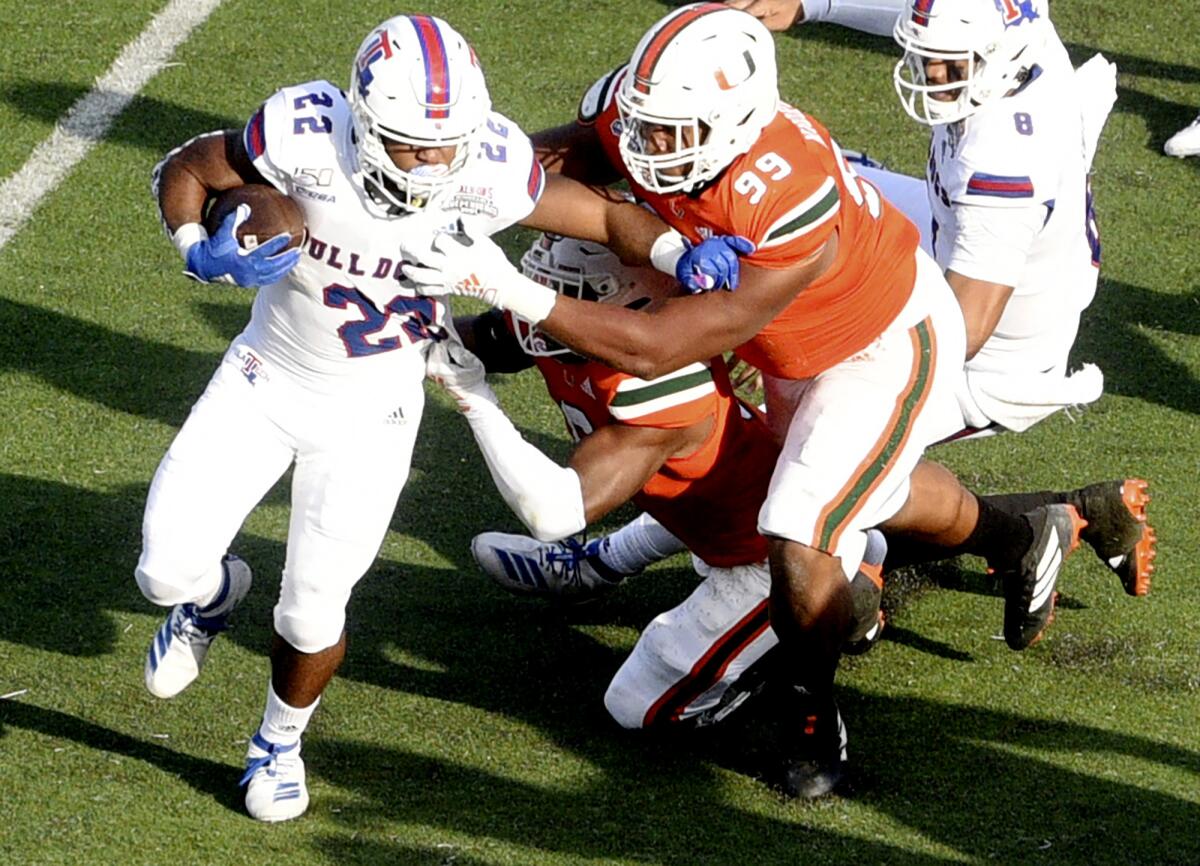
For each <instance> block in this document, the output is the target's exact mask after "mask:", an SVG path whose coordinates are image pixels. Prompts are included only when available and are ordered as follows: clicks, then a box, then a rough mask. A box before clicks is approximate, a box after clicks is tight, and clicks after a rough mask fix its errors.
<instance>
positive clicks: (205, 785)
mask: <svg viewBox="0 0 1200 866" xmlns="http://www.w3.org/2000/svg"><path fill="white" fill-rule="evenodd" d="M9 727H13V728H20V729H22V730H26V731H33V732H36V733H39V734H42V735H43V736H46V737H55V738H58V739H63V740H70V741H71V742H73V743H78V744H79V745H81V746H86V747H88V748H90V749H95V750H96V751H100V752H112V753H113V754H115V755H124V756H125V757H127V758H133V759H134V760H137V761H142V762H144V763H146V764H149V765H151V766H154V767H158V768H159V769H160V770H162V771H163V772H165V773H168V774H169V775H172V776H178V777H180V778H181V779H186V780H187V783H188V784H189V785H191V786H192V787H193V788H195V789H196V790H197V791H199V792H201V793H203V794H207V795H208V796H210V797H212V799H213V800H215V801H216V802H217V803H218V804H219V805H221V806H223V807H224V808H226V809H240V808H241V803H242V793H241V791H240V790H239V789H238V788H237V786H236V785H234V784H232V783H231V782H230V779H229V773H230V767H229V765H228V764H222V763H220V762H219V761H210V760H208V759H207V758H196V757H193V756H191V755H187V754H184V753H182V752H178V751H175V750H174V749H170V748H168V747H166V746H160V745H158V744H157V743H149V742H146V741H145V740H139V739H137V738H136V737H131V736H129V735H128V734H122V733H120V732H118V731H114V730H112V729H110V728H105V727H103V726H101V725H97V724H94V723H92V722H89V721H87V720H85V719H80V718H77V717H75V716H72V715H69V714H67V713H63V712H59V711H58V710H52V709H47V708H45V707H37V706H34V705H32V704H26V703H21V702H20V701H12V700H9V701H0V738H3V736H4V733H5V729H6V728H9ZM75 781H76V782H78V781H79V780H75ZM234 781H236V780H234Z"/></svg>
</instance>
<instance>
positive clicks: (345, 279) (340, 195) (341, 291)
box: [235, 81, 544, 395]
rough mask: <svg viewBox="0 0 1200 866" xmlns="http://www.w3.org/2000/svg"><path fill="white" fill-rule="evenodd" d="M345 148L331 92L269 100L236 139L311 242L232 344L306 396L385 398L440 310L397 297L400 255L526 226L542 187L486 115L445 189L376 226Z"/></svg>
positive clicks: (403, 292) (263, 295) (346, 120)
mask: <svg viewBox="0 0 1200 866" xmlns="http://www.w3.org/2000/svg"><path fill="white" fill-rule="evenodd" d="M352 136H353V126H352V123H351V117H350V107H349V103H348V102H347V100H346V97H345V95H344V94H343V93H342V91H341V90H340V89H339V88H337V87H336V86H334V85H333V84H331V83H329V82H328V81H311V82H308V83H307V84H300V85H296V86H294V87H286V88H284V89H282V90H280V91H278V92H277V93H275V94H274V95H273V96H272V97H271V98H270V99H268V100H267V101H266V102H265V103H264V104H263V105H262V107H261V108H260V109H259V110H258V111H257V112H256V113H255V114H254V116H253V117H251V119H250V121H249V122H248V123H247V125H246V128H245V131H244V133H243V140H244V143H245V146H246V150H247V152H248V154H249V155H250V158H251V159H252V160H253V161H254V166H255V167H256V168H257V169H258V170H259V172H261V173H262V175H263V176H264V177H265V178H266V179H267V180H268V181H270V182H271V183H272V184H274V185H275V186H276V187H277V188H278V189H279V190H280V191H282V192H284V193H286V194H287V195H288V196H290V197H291V198H292V199H293V200H294V201H295V202H296V203H297V204H298V205H299V206H300V208H301V210H302V211H303V212H304V220H305V224H306V225H307V227H308V236H307V239H306V240H305V242H304V252H303V256H302V257H301V259H300V262H299V264H298V265H296V267H295V268H294V269H293V270H292V271H291V272H290V273H289V274H288V275H287V277H285V278H284V279H283V280H281V281H280V282H278V283H276V284H274V285H270V286H264V287H262V288H261V289H259V290H258V295H257V297H256V298H255V301H254V310H253V314H252V316H251V319H250V323H249V324H248V325H247V327H246V330H245V331H244V333H243V334H242V335H241V336H240V337H239V338H238V339H237V341H235V342H240V343H241V344H243V345H244V346H245V347H247V348H248V349H249V351H250V352H252V353H254V354H255V355H257V356H258V357H259V359H260V360H261V361H262V362H264V364H265V369H266V370H270V371H272V372H273V371H276V370H278V371H281V372H283V373H285V374H286V375H288V376H290V377H293V378H294V379H295V380H297V381H298V382H300V383H301V384H303V385H304V386H305V388H306V389H308V390H309V391H311V392H313V393H314V394H342V395H344V394H345V393H346V392H347V390H350V391H353V392H357V393H361V392H364V391H369V390H371V389H376V388H380V387H383V388H387V383H388V381H389V378H390V377H393V376H395V375H397V373H398V371H400V370H405V371H412V370H415V369H416V367H417V365H416V364H414V360H415V359H414V358H413V357H412V356H413V355H414V352H413V351H411V350H412V349H413V348H418V349H419V348H420V346H421V345H422V344H423V343H424V341H425V340H427V339H428V338H429V336H430V333H431V332H434V333H436V332H437V331H438V330H439V329H440V328H441V322H443V321H444V320H445V317H446V315H447V314H448V311H447V310H446V309H445V304H444V303H442V302H441V301H439V300H435V299H432V298H423V297H420V296H418V295H416V293H414V292H413V291H411V290H409V289H405V288H404V287H403V286H402V285H401V280H402V279H403V274H402V273H401V270H400V267H401V264H402V263H403V259H402V256H401V253H400V250H401V246H402V245H403V246H406V247H408V248H409V249H413V248H418V247H420V246H426V247H427V246H428V244H429V240H428V239H429V238H430V237H431V235H432V233H433V232H434V231H436V230H438V229H440V228H447V227H451V226H453V225H454V224H455V223H456V222H457V221H458V220H460V219H461V220H462V222H463V223H464V225H465V226H466V227H467V228H468V230H469V231H472V232H479V233H482V234H488V235H490V234H494V233H495V232H498V231H500V230H501V229H503V228H505V227H507V226H510V225H512V224H513V223H515V222H517V221H518V220H521V219H523V218H524V217H526V216H527V215H528V214H529V213H530V212H531V211H532V210H533V208H534V206H535V205H536V204H537V201H538V199H539V197H540V196H541V193H542V188H543V185H544V175H543V171H542V168H541V166H540V165H539V164H538V162H537V160H536V158H535V157H534V155H533V148H532V145H531V143H530V141H529V139H528V138H527V137H526V136H525V134H524V133H523V132H522V131H521V130H520V129H519V128H518V127H517V126H516V125H515V124H514V123H512V122H511V121H510V120H508V119H507V118H505V117H503V116H501V115H500V114H497V113H495V112H491V113H490V115H489V118H488V120H487V124H486V129H485V130H484V131H483V133H482V134H481V135H480V136H479V137H478V139H477V140H476V141H475V142H474V144H473V152H472V153H471V154H470V156H469V158H468V160H467V163H466V165H465V166H464V167H463V168H462V169H461V170H459V171H458V172H457V173H456V174H455V175H454V183H452V184H451V185H449V186H448V187H446V188H444V189H443V190H441V191H439V192H438V193H437V194H436V195H435V196H434V198H432V199H431V200H430V202H429V203H428V204H427V205H426V207H425V209H424V211H422V212H420V213H416V214H406V215H402V216H393V217H390V218H388V217H384V216H381V215H380V213H381V211H380V209H379V208H378V207H377V206H372V204H370V203H368V200H367V199H366V192H365V191H364V189H363V186H362V183H361V179H360V178H358V177H356V176H355V175H356V172H357V170H358V166H357V159H356V156H355V148H354V144H353V139H352ZM420 366H421V369H422V370H423V362H422V363H421V365H420Z"/></svg>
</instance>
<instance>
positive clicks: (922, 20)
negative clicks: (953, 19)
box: [912, 0, 933, 27]
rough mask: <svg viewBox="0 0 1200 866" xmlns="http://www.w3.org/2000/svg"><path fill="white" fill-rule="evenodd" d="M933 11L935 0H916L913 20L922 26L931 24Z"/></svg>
mask: <svg viewBox="0 0 1200 866" xmlns="http://www.w3.org/2000/svg"><path fill="white" fill-rule="evenodd" d="M932 11H933V0H915V2H914V3H913V7H912V22H913V24H920V25H921V26H922V27H928V26H929V13H930V12H932Z"/></svg>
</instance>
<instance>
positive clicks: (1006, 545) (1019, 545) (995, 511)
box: [959, 497, 1033, 568]
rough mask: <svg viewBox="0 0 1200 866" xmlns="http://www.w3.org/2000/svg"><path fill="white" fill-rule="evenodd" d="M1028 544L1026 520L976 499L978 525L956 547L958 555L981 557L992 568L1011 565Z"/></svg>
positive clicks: (1030, 532) (1030, 539)
mask: <svg viewBox="0 0 1200 866" xmlns="http://www.w3.org/2000/svg"><path fill="white" fill-rule="evenodd" d="M976 498H978V497H976ZM1031 544H1033V525H1032V524H1031V523H1030V522H1029V521H1028V520H1026V519H1025V518H1024V517H1021V516H1019V515H1013V514H1007V513H1005V512H1004V511H1001V510H1000V509H999V508H997V507H996V506H995V505H992V504H991V503H990V502H987V501H985V500H983V499H979V521H978V522H977V523H976V524H975V528H974V529H972V530H971V534H970V535H968V536H967V539H966V541H964V542H963V543H962V544H961V545H959V547H960V548H961V552H965V553H974V554H976V555H977V556H982V557H983V558H984V559H986V560H987V561H988V565H990V566H992V567H993V568H996V567H1003V566H1006V565H1011V564H1012V563H1015V562H1016V561H1017V560H1019V559H1020V558H1021V557H1022V556H1023V555H1024V554H1025V551H1026V550H1028V549H1029V545H1031Z"/></svg>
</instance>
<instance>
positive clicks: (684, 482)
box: [427, 235, 886, 729]
mask: <svg viewBox="0 0 1200 866" xmlns="http://www.w3.org/2000/svg"><path fill="white" fill-rule="evenodd" d="M521 264H522V268H523V270H524V272H525V273H526V274H528V275H529V276H530V277H532V278H534V279H536V280H538V281H539V282H541V283H543V284H544V285H547V286H549V287H551V288H553V289H554V290H555V291H558V292H561V293H563V294H565V295H567V296H569V297H576V298H582V299H587V300H591V301H597V302H600V303H605V304H610V305H616V306H621V307H632V308H635V309H652V308H653V307H654V306H656V305H658V304H661V303H662V302H663V301H664V300H665V299H666V298H669V297H672V296H674V295H677V294H679V292H680V287H679V285H678V283H677V282H676V281H674V280H673V279H670V278H668V277H666V276H665V275H663V274H661V273H659V272H657V271H655V270H653V269H651V268H631V267H626V266H624V265H622V264H621V262H620V261H619V259H618V258H617V256H616V255H614V254H613V253H612V252H610V251H608V250H607V249H605V248H604V247H601V246H599V245H597V244H592V243H588V242H586V241H581V240H576V239H573V238H564V237H560V236H554V235H542V236H541V237H540V238H538V240H537V241H535V242H534V244H533V245H532V246H531V247H530V249H529V250H528V252H526V254H525V256H524V257H523V258H522V262H521ZM510 321H511V327H510V326H509V324H507V323H506V322H505V320H504V318H503V317H502V316H501V315H498V314H497V312H496V311H493V312H492V313H489V314H486V315H484V316H478V317H470V318H466V319H462V318H460V319H458V320H457V322H456V324H457V326H458V328H459V330H460V331H461V332H462V334H463V335H464V336H463V340H464V342H465V344H466V345H467V346H469V348H470V349H471V351H473V352H475V353H477V354H478V355H479V356H480V357H481V358H482V359H483V360H484V363H485V364H486V366H487V368H488V369H490V370H493V371H506V372H507V371H515V370H517V369H523V368H525V367H528V366H529V365H531V364H535V365H536V366H537V368H538V370H539V372H540V373H541V375H542V377H543V378H544V380H545V383H546V388H547V390H548V392H549V394H550V397H551V398H552V399H553V400H554V402H555V404H556V405H557V406H558V407H559V409H560V410H561V411H562V413H563V418H564V420H565V421H566V425H567V429H568V432H569V433H570V434H571V437H572V439H573V440H574V441H575V442H576V447H575V449H574V451H573V453H572V455H571V458H570V460H569V461H568V465H567V467H566V468H564V467H562V466H559V465H558V464H557V463H555V462H554V461H552V460H551V459H550V458H548V457H546V456H544V455H543V454H542V453H541V452H540V451H538V450H537V449H536V448H535V447H533V446H532V445H530V444H529V443H527V442H525V441H524V440H523V439H522V438H521V436H520V434H519V433H518V432H517V430H516V428H515V427H513V425H512V423H511V422H510V421H509V420H508V418H507V417H506V416H505V415H504V413H503V411H502V410H501V409H500V407H499V406H498V404H497V403H496V401H495V397H494V395H493V394H492V392H491V390H490V389H489V388H488V386H487V385H486V384H485V383H484V382H483V378H482V377H483V369H482V367H481V366H480V365H479V364H478V363H477V362H476V361H475V359H474V358H472V357H471V356H470V355H467V354H465V353H461V352H458V351H457V350H456V348H455V347H454V345H453V344H452V343H448V344H445V345H442V346H439V347H436V348H435V349H434V350H432V351H431V354H430V356H429V364H428V369H427V372H428V374H429V375H430V376H431V377H433V378H436V379H438V380H439V381H441V382H442V384H443V385H445V386H446V387H447V388H448V389H449V390H450V391H451V393H452V394H453V395H454V396H455V398H456V400H457V401H458V403H459V406H460V408H462V409H463V411H464V413H465V414H466V417H467V419H468V421H469V422H470V424H471V428H472V431H473V432H474V434H475V437H476V439H477V441H478V442H479V445H480V447H481V450H482V452H483V454H484V457H485V460H486V461H487V465H488V468H489V471H490V473H491V474H492V477H493V478H494V479H495V480H496V482H497V487H498V488H499V489H500V491H501V493H502V494H503V495H504V498H505V499H506V501H508V503H509V504H510V505H511V506H512V508H513V510H514V511H515V512H516V513H517V514H518V515H519V516H520V517H521V518H522V520H523V521H524V522H525V523H526V525H527V526H528V527H529V529H530V531H531V532H532V533H533V534H534V536H536V537H534V538H530V537H528V536H522V535H510V534H505V533H499V532H487V533H483V534H481V535H479V536H476V538H475V539H474V540H473V541H472V545H471V549H472V553H473V555H474V556H475V558H476V560H477V561H478V562H479V563H480V565H481V566H482V567H483V568H484V570H485V571H486V572H487V573H488V574H489V575H491V576H492V577H493V578H494V579H495V580H496V581H497V582H498V583H499V584H500V585H501V586H503V587H504V588H505V589H507V590H509V591H511V592H514V593H517V594H521V595H534V596H543V597H549V598H557V599H564V600H572V599H580V598H588V597H593V596H595V595H597V594H599V593H603V592H606V591H607V590H608V589H610V588H612V587H613V586H616V582H611V581H610V580H609V579H608V577H609V575H610V572H609V569H608V568H607V566H606V565H605V564H604V562H603V560H602V559H601V557H600V556H599V555H598V554H596V553H595V552H594V551H589V550H587V549H585V548H584V547H583V546H581V545H580V544H579V543H578V542H576V541H575V540H574V538H572V537H571V536H569V535H568V536H567V537H566V539H565V540H563V541H558V542H557V543H553V544H543V543H542V541H541V540H539V539H542V540H551V539H553V540H557V539H559V538H561V537H562V536H563V535H564V533H568V532H573V531H578V530H579V529H582V528H583V527H584V524H585V523H592V522H594V521H597V520H599V519H600V518H602V517H603V516H604V515H606V514H607V513H609V512H610V511H611V510H612V509H614V508H615V507H617V506H619V505H622V504H624V503H625V502H626V501H629V500H630V499H632V500H633V501H634V502H636V503H637V504H638V505H639V506H640V507H642V508H644V509H645V510H646V511H647V512H648V513H649V514H651V515H653V517H654V518H655V519H656V520H658V521H659V522H660V523H661V524H662V525H664V526H667V527H670V529H671V531H672V532H674V533H675V534H676V535H677V536H678V537H679V538H680V539H682V540H683V541H684V543H686V545H687V547H688V548H689V549H690V550H691V552H692V553H693V555H694V562H695V567H696V571H697V573H698V574H700V575H701V577H703V578H704V580H703V581H702V582H701V584H700V585H699V586H698V587H697V588H696V590H695V591H694V592H693V593H692V594H691V595H690V596H689V597H688V598H687V600H685V601H684V602H683V603H682V604H680V605H678V606H677V607H675V608H673V609H671V610H669V611H666V612H664V613H662V614H660V615H659V616H657V617H655V619H654V621H653V622H652V623H651V624H650V625H649V626H648V627H647V628H646V629H645V631H644V632H643V633H642V636H641V638H640V639H639V641H638V643H637V646H635V647H634V650H633V652H632V653H631V654H630V655H629V657H628V658H627V659H626V661H625V662H624V664H622V666H621V668H620V670H619V671H618V672H617V674H616V676H615V677H614V678H613V680H612V683H611V684H610V686H609V688H608V691H607V693H606V694H605V705H606V707H607V708H608V710H609V712H610V713H611V715H612V716H613V718H614V719H616V720H617V722H618V723H620V724H621V725H622V726H623V727H626V728H635V729H637V728H661V727H664V726H670V725H672V724H675V723H680V722H682V723H686V724H689V725H696V726H702V725H705V724H710V723H712V722H715V721H717V720H720V719H721V718H723V717H724V716H725V715H727V714H728V713H729V712H731V711H732V710H733V709H735V708H736V707H738V706H740V704H741V703H742V702H743V701H744V700H745V698H746V697H747V696H748V695H749V694H750V692H751V691H753V690H754V689H755V687H756V686H755V685H750V684H745V683H739V685H738V687H737V688H735V689H732V690H731V686H732V685H733V683H734V682H735V681H737V680H738V679H739V677H741V676H742V674H743V673H744V672H745V671H746V670H747V669H749V668H750V667H751V666H752V665H754V664H755V663H757V662H758V661H759V660H760V659H761V658H763V656H764V654H766V653H767V652H768V650H770V649H771V648H772V647H774V646H775V645H776V644H777V642H778V641H777V638H776V637H775V634H774V632H773V631H772V630H771V628H770V625H769V621H768V613H767V606H768V605H767V600H768V595H769V589H770V583H771V578H770V572H769V570H768V567H767V562H766V559H767V542H766V540H765V539H764V538H763V537H762V536H761V535H760V534H759V532H758V529H757V515H758V509H759V506H760V505H761V504H762V501H763V500H764V499H765V498H766V495H767V487H768V485H769V483H770V479H771V475H772V472H773V470H774V467H775V462H776V459H777V458H778V455H779V444H778V442H776V440H775V438H774V437H773V436H772V435H771V432H770V430H769V428H768V427H767V425H766V423H765V421H764V419H763V417H762V415H761V413H760V412H759V411H758V410H757V409H754V408H752V407H749V406H747V405H745V404H744V403H743V402H742V401H740V400H739V399H738V398H737V397H735V396H734V394H733V389H732V386H731V384H730V380H729V375H728V371H727V368H726V364H725V361H724V359H723V358H721V357H720V356H718V357H715V358H712V359H710V360H707V361H704V362H697V363H694V364H689V365H687V366H685V367H683V368H681V369H680V370H677V371H674V372H671V373H668V374H666V375H664V376H662V377H659V378H657V379H651V380H646V379H641V378H638V377H635V376H631V375H629V374H626V373H621V372H618V371H616V370H614V369H612V368H611V367H608V366H606V365H604V364H602V363H600V362H598V361H592V360H588V359H586V358H581V357H579V356H578V355H575V354H574V353H572V352H571V351H570V350H569V349H567V348H565V347H564V346H561V345H560V344H558V343H557V342H555V341H554V340H552V339H549V338H547V337H546V336H545V335H544V334H542V333H541V332H540V331H538V330H537V329H535V328H532V327H530V326H529V324H528V322H525V321H524V320H522V319H519V318H516V317H513V318H512V319H511V320H510ZM869 548H870V550H869V553H868V554H867V556H866V557H865V559H866V561H865V562H864V564H863V566H862V568H860V569H859V571H858V573H857V574H856V575H855V578H854V581H852V584H851V585H852V591H853V593H854V596H855V602H856V628H855V630H854V634H852V635H851V642H852V643H854V644H857V643H858V642H859V641H862V644H859V645H858V646H857V647H856V648H858V649H865V648H866V647H867V646H869V641H870V639H872V638H874V637H876V636H877V635H878V633H879V631H880V626H881V617H880V614H879V600H880V589H881V583H880V581H879V577H878V572H879V567H880V564H881V562H882V559H883V555H884V553H885V551H886V545H885V543H884V540H883V535H882V534H881V533H880V532H879V531H878V530H871V540H870V543H869ZM613 577H617V576H616V575H613ZM868 636H869V637H868ZM864 639H866V640H864ZM751 679H753V681H754V684H758V683H761V682H762V681H763V680H762V678H761V677H759V676H757V675H756V676H755V677H753V678H751Z"/></svg>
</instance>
